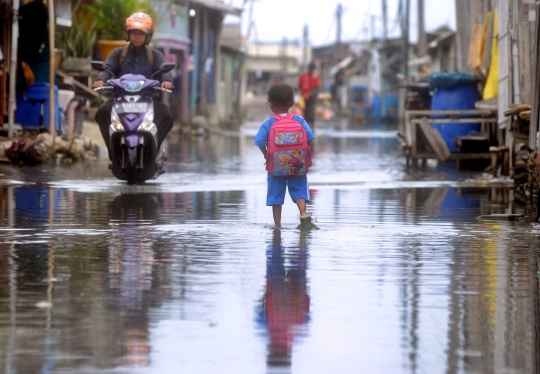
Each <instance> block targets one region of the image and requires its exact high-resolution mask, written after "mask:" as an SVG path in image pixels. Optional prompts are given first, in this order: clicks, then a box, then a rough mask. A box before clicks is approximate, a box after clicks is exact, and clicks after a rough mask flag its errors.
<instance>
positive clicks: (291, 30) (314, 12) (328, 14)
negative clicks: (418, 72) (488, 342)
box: [223, 0, 456, 46]
mask: <svg viewBox="0 0 540 374" xmlns="http://www.w3.org/2000/svg"><path fill="white" fill-rule="evenodd" d="M248 1H249V0H248ZM223 2H225V3H229V4H231V5H234V6H236V7H239V8H241V7H242V4H243V3H244V0H223ZM424 2H425V5H426V10H425V13H426V15H425V22H426V30H427V31H431V30H434V29H436V28H437V27H439V26H442V25H447V26H449V27H450V28H452V29H454V30H455V28H456V16H455V14H456V11H455V1H454V0H425V1H424ZM338 3H341V4H342V5H343V8H344V13H343V33H342V40H344V41H348V40H353V39H354V40H366V39H368V38H369V36H370V33H371V32H372V31H371V30H372V25H371V20H372V19H373V20H374V25H373V30H374V32H375V34H376V36H381V35H382V19H381V14H382V1H381V0H340V1H338V0H255V2H254V3H253V21H254V22H255V28H254V29H253V32H252V33H251V40H252V41H256V40H257V39H258V40H259V41H276V42H277V41H281V40H282V39H283V38H284V37H287V38H288V39H290V40H294V39H298V40H302V33H303V27H304V25H305V24H308V25H309V32H310V41H311V44H312V45H314V46H317V45H324V44H328V43H332V42H333V41H335V39H336V17H335V14H336V8H337V4H338ZM398 3H399V0H388V18H389V21H388V28H389V36H399V35H400V31H399V27H398V26H397V23H396V21H397V14H398ZM249 6H250V3H249V2H248V4H247V5H246V9H245V11H244V14H243V17H242V23H243V33H244V34H246V31H247V25H248V19H249ZM416 8H417V0H411V30H410V35H411V40H412V41H415V40H416V39H417V27H418V26H417V25H418V23H417V19H418V17H417V15H416V12H417V10H416ZM284 16H285V17H288V18H289V19H290V22H289V23H290V26H289V27H286V28H284V27H283V26H282V25H283V20H282V18H283V17H284ZM372 16H373V17H372ZM275 20H279V21H278V22H276V21H275ZM234 22H238V17H233V16H229V17H227V18H226V23H234ZM276 25H279V27H276Z"/></svg>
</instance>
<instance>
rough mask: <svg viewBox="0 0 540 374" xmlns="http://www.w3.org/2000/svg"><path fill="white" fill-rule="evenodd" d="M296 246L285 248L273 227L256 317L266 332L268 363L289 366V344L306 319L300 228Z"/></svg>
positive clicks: (305, 249)
mask: <svg viewBox="0 0 540 374" xmlns="http://www.w3.org/2000/svg"><path fill="white" fill-rule="evenodd" d="M299 235H300V237H299V243H298V246H293V247H291V248H288V249H287V248H285V247H284V246H283V245H282V241H281V230H279V229H276V230H274V234H273V240H272V243H270V244H269V245H268V247H267V251H266V292H265V294H264V297H263V305H262V307H263V309H262V313H261V314H262V315H261V316H260V317H261V319H262V321H263V322H264V323H265V325H266V330H267V332H268V340H269V341H268V357H267V362H268V365H270V366H290V365H291V363H292V357H291V352H292V346H293V343H294V342H295V340H296V338H297V337H299V336H301V335H302V326H305V325H306V324H307V322H308V321H309V302H310V300H309V295H308V284H307V277H306V273H307V267H308V246H307V242H306V232H303V231H300V233H299Z"/></svg>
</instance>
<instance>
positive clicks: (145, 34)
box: [94, 12, 173, 159]
mask: <svg viewBox="0 0 540 374" xmlns="http://www.w3.org/2000/svg"><path fill="white" fill-rule="evenodd" d="M124 31H125V37H126V41H129V46H128V47H119V48H116V49H115V50H113V51H112V52H111V54H110V55H109V57H108V58H107V60H106V61H105V66H106V69H107V70H108V71H102V72H101V73H99V75H98V77H97V79H96V81H95V82H94V88H100V87H103V86H104V85H105V82H107V81H108V80H109V79H111V78H112V74H111V73H110V72H113V73H114V76H115V77H121V76H122V75H124V74H140V75H143V76H144V77H145V78H146V79H152V74H153V73H154V72H155V71H157V70H158V69H159V68H160V67H161V66H162V65H163V64H164V63H166V62H167V61H166V59H165V56H163V54H162V53H161V52H160V51H158V50H157V49H153V48H151V47H149V46H148V44H149V43H150V40H151V39H152V35H153V33H154V22H153V21H152V18H151V17H150V16H149V15H147V14H145V13H140V12H139V13H134V14H132V15H131V16H130V17H128V18H127V19H126V22H125V24H124ZM152 60H153V61H152ZM152 62H153V66H151V65H152ZM109 71H110V72H109ZM161 82H162V83H161V88H165V89H169V90H170V89H172V88H173V84H172V75H171V73H165V74H162V76H161ZM113 105H114V99H110V100H107V101H106V102H105V103H103V105H101V107H99V109H98V111H97V113H96V122H97V123H98V125H99V129H100V131H101V136H103V140H105V144H106V145H107V150H108V151H109V159H111V155H112V153H111V146H110V135H109V126H110V124H111V111H112V107H113ZM154 123H155V124H156V127H157V129H158V147H160V146H161V143H162V142H163V140H165V138H166V137H167V134H168V133H169V131H170V130H171V128H172V126H173V116H172V113H171V111H170V110H169V108H168V107H167V106H166V105H165V104H163V103H162V102H161V101H158V100H154Z"/></svg>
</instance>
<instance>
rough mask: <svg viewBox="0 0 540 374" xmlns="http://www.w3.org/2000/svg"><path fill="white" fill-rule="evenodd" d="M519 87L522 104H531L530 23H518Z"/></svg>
mask: <svg viewBox="0 0 540 374" xmlns="http://www.w3.org/2000/svg"><path fill="white" fill-rule="evenodd" d="M518 50H519V52H518V56H519V86H520V92H521V95H520V96H521V97H520V102H521V104H529V103H530V102H531V75H532V74H531V73H532V69H531V40H530V33H529V21H520V22H519V23H518Z"/></svg>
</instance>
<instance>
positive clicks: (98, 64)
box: [90, 61, 107, 71]
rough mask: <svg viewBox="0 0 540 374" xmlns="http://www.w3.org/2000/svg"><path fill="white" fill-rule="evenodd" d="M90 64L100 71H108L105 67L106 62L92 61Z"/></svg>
mask: <svg viewBox="0 0 540 374" xmlns="http://www.w3.org/2000/svg"><path fill="white" fill-rule="evenodd" d="M90 64H91V65H92V67H93V68H94V69H96V70H99V71H106V70H107V69H105V63H104V62H103V61H91V62H90Z"/></svg>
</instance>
